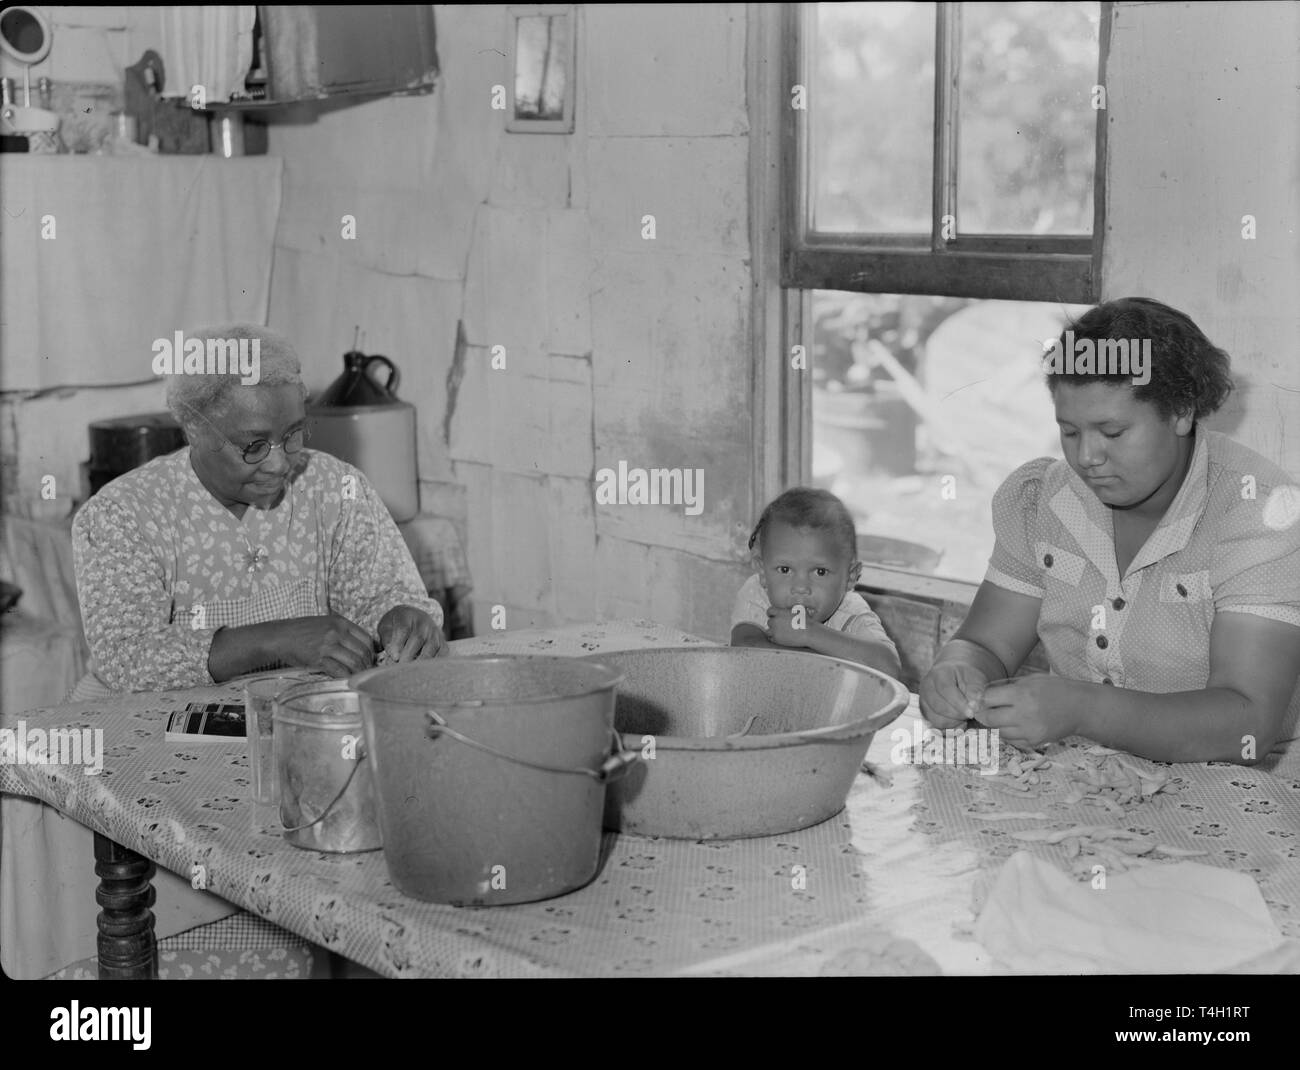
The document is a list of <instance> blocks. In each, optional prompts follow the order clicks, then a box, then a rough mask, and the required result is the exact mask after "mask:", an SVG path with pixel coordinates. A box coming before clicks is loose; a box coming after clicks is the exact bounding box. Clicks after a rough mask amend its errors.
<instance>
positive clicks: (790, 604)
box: [731, 487, 902, 677]
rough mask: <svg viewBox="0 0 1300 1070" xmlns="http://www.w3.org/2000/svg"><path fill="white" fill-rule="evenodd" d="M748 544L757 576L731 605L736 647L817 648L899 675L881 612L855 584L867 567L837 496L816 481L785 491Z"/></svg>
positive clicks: (849, 520) (852, 526) (845, 511)
mask: <svg viewBox="0 0 1300 1070" xmlns="http://www.w3.org/2000/svg"><path fill="white" fill-rule="evenodd" d="M749 548H750V550H752V551H753V555H754V556H753V562H754V572H755V575H753V576H751V577H750V578H749V579H748V580H746V581H745V585H744V586H743V587H742V588H741V589H740V593H739V594H738V595H737V596H736V604H735V607H734V608H733V609H732V611H731V645H732V646H768V647H786V648H800V649H804V650H813V651H816V652H817V653H818V654H827V655H830V656H831V657H836V658H844V659H845V660H847V661H856V662H858V663H859V664H861V665H867V666H870V667H871V668H873V669H879V670H880V671H881V672H884V673H888V674H889V675H890V676H894V677H897V676H898V675H899V674H900V673H901V671H902V670H901V668H900V666H899V661H898V651H897V650H896V649H895V648H894V644H893V642H892V641H891V640H890V638H889V636H888V635H886V634H885V629H884V628H883V627H882V626H881V623H880V618H879V617H877V616H876V615H875V613H873V612H872V611H871V607H870V606H868V605H867V603H866V600H865V599H864V598H863V597H862V596H861V595H860V594H857V593H856V592H855V591H854V590H853V585H854V583H856V582H857V579H858V576H859V575H860V574H861V572H862V564H861V562H859V561H858V560H857V549H858V536H857V530H856V528H855V527H854V524H853V517H852V516H851V515H850V513H849V511H848V509H846V508H845V506H844V503H843V502H842V501H840V500H839V498H837V497H835V495H834V494H831V493H830V492H829V491H825V490H816V489H814V488H812V487H794V488H793V489H791V490H787V491H786V492H785V493H784V494H782V495H781V496H780V497H778V498H777V499H776V500H775V501H773V502H772V503H771V504H770V505H768V507H767V508H766V509H764V510H763V515H762V516H761V517H759V520H758V525H757V527H755V528H754V533H753V534H752V535H751V536H750V537H749ZM796 606H802V607H803V613H802V614H798V613H797V612H796V610H795V607H796ZM800 616H802V624H803V627H798V623H799V617H800Z"/></svg>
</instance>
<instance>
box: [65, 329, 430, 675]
mask: <svg viewBox="0 0 1300 1070" xmlns="http://www.w3.org/2000/svg"><path fill="white" fill-rule="evenodd" d="M191 337H197V338H202V339H203V340H204V341H205V342H206V340H207V339H209V338H212V339H218V338H219V339H222V340H224V341H226V342H230V341H237V340H241V339H248V340H249V341H250V342H252V341H254V340H255V341H256V342H257V343H258V345H259V347H260V355H259V356H260V375H259V379H258V381H257V382H256V383H255V384H252V385H243V384H242V383H241V380H240V377H239V376H237V375H221V374H211V375H194V374H177V375H171V376H169V377H168V384H167V402H168V405H169V407H170V408H171V410H172V412H173V413H174V415H175V416H176V418H177V419H178V420H179V421H180V423H181V425H182V426H183V427H184V429H185V433H186V438H187V440H188V441H189V443H190V445H189V447H188V448H186V449H182V450H179V451H178V452H176V453H173V454H171V455H170V456H167V457H160V458H157V459H156V460H153V461H150V462H149V463H148V464H146V465H143V466H142V467H140V468H137V469H135V470H134V471H131V472H128V473H127V474H125V475H123V476H121V477H119V478H118V479H115V480H113V481H112V482H111V483H109V484H108V485H107V486H105V487H104V488H103V489H102V490H100V492H99V493H98V494H97V495H96V496H95V497H94V498H92V499H91V500H90V501H89V502H87V503H86V505H85V506H84V507H83V508H82V509H81V510H80V512H79V513H78V514H77V516H76V519H75V521H74V523H73V549H74V560H75V564H76V572H77V593H78V597H79V599H80V602H81V610H82V615H83V618H84V623H85V630H86V639H87V642H88V643H89V645H90V649H91V654H92V657H93V674H94V677H95V678H96V679H97V681H98V682H99V683H101V684H102V685H103V686H104V687H105V688H106V689H107V690H109V691H156V690H163V689H167V688H182V687H197V686H203V685H210V684H213V683H220V682H222V681H225V680H229V679H231V678H232V677H236V676H240V675H243V674H245V673H250V672H256V671H259V670H262V669H271V668H279V667H302V668H306V669H314V670H317V671H320V672H324V673H328V674H329V675H331V676H348V675H351V674H352V673H354V672H359V671H361V670H362V669H365V668H367V667H368V666H370V665H372V664H373V663H374V660H375V657H376V654H377V653H378V652H380V651H381V649H382V652H383V653H384V654H385V655H386V656H387V657H388V658H390V659H391V660H393V661H408V660H411V659H414V658H428V657H433V656H434V655H435V654H437V653H438V652H439V651H440V650H441V649H443V639H442V633H441V631H440V625H441V623H442V610H441V608H440V607H439V605H438V603H437V602H435V601H434V600H433V599H431V598H429V597H428V595H427V593H426V592H425V590H424V588H423V585H422V584H421V582H420V577H419V573H418V572H417V571H416V567H415V563H414V562H413V561H412V559H411V556H410V553H409V551H408V550H407V548H406V545H405V543H404V542H403V541H402V537H401V534H400V533H399V532H398V530H397V526H396V525H395V524H394V522H393V520H392V517H391V516H389V514H388V511H387V510H386V509H385V507H384V505H383V502H382V501H381V500H380V498H379V496H378V494H377V493H376V492H375V490H374V488H373V487H371V485H370V484H369V482H367V480H366V478H365V476H363V475H362V474H361V473H360V472H359V471H358V470H357V469H355V468H353V467H352V466H351V465H349V464H346V463H344V462H343V461H341V460H338V459H337V458H335V457H332V456H330V455H329V454H327V453H321V452H318V451H315V450H310V449H305V448H304V441H305V439H306V437H307V428H306V418H305V414H304V408H303V403H304V399H305V396H306V388H305V387H304V386H303V383H302V378H301V368H300V364H299V361H298V357H297V355H296V353H295V352H294V349H293V347H292V346H291V345H290V344H289V342H288V341H287V340H285V339H284V338H282V337H281V336H279V335H278V334H276V333H274V332H272V331H269V330H265V329H263V328H259V327H251V326H230V327H219V328H212V329H210V330H206V331H202V332H198V333H196V334H194V335H191ZM88 681H89V678H88V680H87V681H83V682H82V685H81V686H79V687H78V689H77V692H74V697H77V698H81V697H88V696H89V695H90V694H93V693H94V692H95V691H96V690H97V688H96V687H95V684H94V682H93V681H90V682H89V683H88Z"/></svg>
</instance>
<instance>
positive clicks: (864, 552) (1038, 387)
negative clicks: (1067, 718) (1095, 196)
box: [809, 290, 1088, 583]
mask: <svg viewBox="0 0 1300 1070" xmlns="http://www.w3.org/2000/svg"><path fill="white" fill-rule="evenodd" d="M809 303H810V305H811V310H810V311H811V320H810V322H811V331H810V334H811V337H812V342H813V344H812V352H811V356H812V360H811V365H810V366H811V370H812V380H813V383H812V473H811V482H812V484H813V485H814V486H819V487H825V488H826V489H827V490H830V491H832V492H833V493H834V494H837V495H838V496H839V497H840V498H841V499H843V501H844V503H845V504H846V505H847V506H848V507H849V509H850V511H851V512H852V513H853V516H854V520H855V521H856V522H857V527H858V552H859V556H860V557H861V558H862V560H863V561H864V562H866V563H868V564H871V565H877V566H884V567H887V568H896V569H903V570H906V571H909V572H921V573H926V574H928V575H932V576H936V577H940V578H944V579H953V580H959V581H963V582H969V583H979V582H980V581H981V580H982V579H983V578H984V571H985V568H986V566H987V565H988V559H989V555H990V554H991V553H992V552H993V525H992V521H991V517H990V505H991V503H992V500H993V492H994V491H995V490H996V489H997V487H998V484H999V483H1001V482H1002V480H1003V479H1005V478H1006V477H1007V476H1008V475H1010V474H1011V472H1012V471H1014V470H1015V469H1016V468H1017V467H1019V466H1020V465H1021V464H1023V463H1024V462H1025V461H1028V460H1032V459H1033V458H1035V457H1045V456H1051V457H1060V456H1061V445H1060V437H1059V434H1058V429H1057V426H1056V421H1055V417H1054V415H1053V411H1052V404H1051V398H1050V395H1049V394H1048V391H1047V386H1046V384H1045V382H1044V377H1043V373H1042V367H1041V357H1042V346H1041V342H1042V341H1043V340H1044V339H1046V338H1052V337H1055V336H1056V335H1057V334H1058V333H1059V332H1060V331H1061V329H1062V327H1063V326H1064V321H1065V318H1066V317H1067V316H1077V315H1079V314H1080V313H1081V312H1082V311H1083V310H1084V309H1085V308H1087V307H1088V306H1086V305H1052V304H1044V303H1038V302H1029V301H979V300H972V299H970V298H962V297H941V296H934V295H919V294H860V293H850V292H846V291H842V290H815V291H813V292H812V294H811V300H810V302H809Z"/></svg>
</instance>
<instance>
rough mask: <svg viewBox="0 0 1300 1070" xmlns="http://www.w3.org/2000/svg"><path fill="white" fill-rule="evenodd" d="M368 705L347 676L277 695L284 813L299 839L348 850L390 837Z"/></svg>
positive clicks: (290, 833) (289, 832) (293, 839)
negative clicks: (369, 757)
mask: <svg viewBox="0 0 1300 1070" xmlns="http://www.w3.org/2000/svg"><path fill="white" fill-rule="evenodd" d="M360 711H361V703H360V699H359V697H358V695H357V693H356V692H355V691H353V690H352V689H351V688H350V687H349V686H348V682H347V681H346V680H328V681H325V682H314V683H307V684H300V685H299V686H297V687H293V688H290V689H289V690H288V691H286V692H284V693H283V694H282V695H280V696H279V697H278V698H277V699H276V701H275V713H274V717H275V731H274V733H273V739H274V750H275V764H276V768H277V770H278V772H279V777H280V820H281V822H283V824H284V838H285V839H286V840H288V841H289V842H290V843H291V844H293V845H294V846H295V847H305V848H307V849H308V850H312V851H330V852H334V853H338V854H348V853H352V852H356V851H374V850H377V849H378V848H379V847H381V846H382V845H383V839H382V837H381V836H380V830H379V822H378V820H377V818H376V816H375V791H374V779H373V774H372V771H371V768H370V765H369V764H368V763H367V762H366V760H365V743H364V740H363V739H362V728H361V712H360Z"/></svg>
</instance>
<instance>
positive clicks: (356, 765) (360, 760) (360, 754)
mask: <svg viewBox="0 0 1300 1070" xmlns="http://www.w3.org/2000/svg"><path fill="white" fill-rule="evenodd" d="M365 760H366V754H365V744H364V743H363V744H361V745H360V746H359V747H358V748H357V756H356V758H354V759H353V761H352V772H350V773H349V774H348V778H347V780H345V781H344V782H343V787H341V788H340V789H339V793H338V794H337V795H335V796H334V798H332V799H331V800H330V802H329V805H328V806H327V807H325V809H324V810H322V811H321V812H320V817H318V818H316V820H315V821H308V822H307V824H305V825H294V826H293V827H292V828H288V827H286V828H285V830H284V831H285V832H303V831H305V830H306V829H309V828H311V827H312V826H313V825H319V824H320V823H321V822H322V821H324V820H325V818H326V817H328V816H329V812H330V811H331V810H333V809H334V806H335V804H336V803H337V802H338V801H339V800H340V799H341V798H343V796H344V795H346V794H347V791H348V788H350V787H351V786H352V778H353V777H354V776H356V775H357V770H358V769H360V768H361V766H362V765H363V764H364V763H365Z"/></svg>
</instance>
